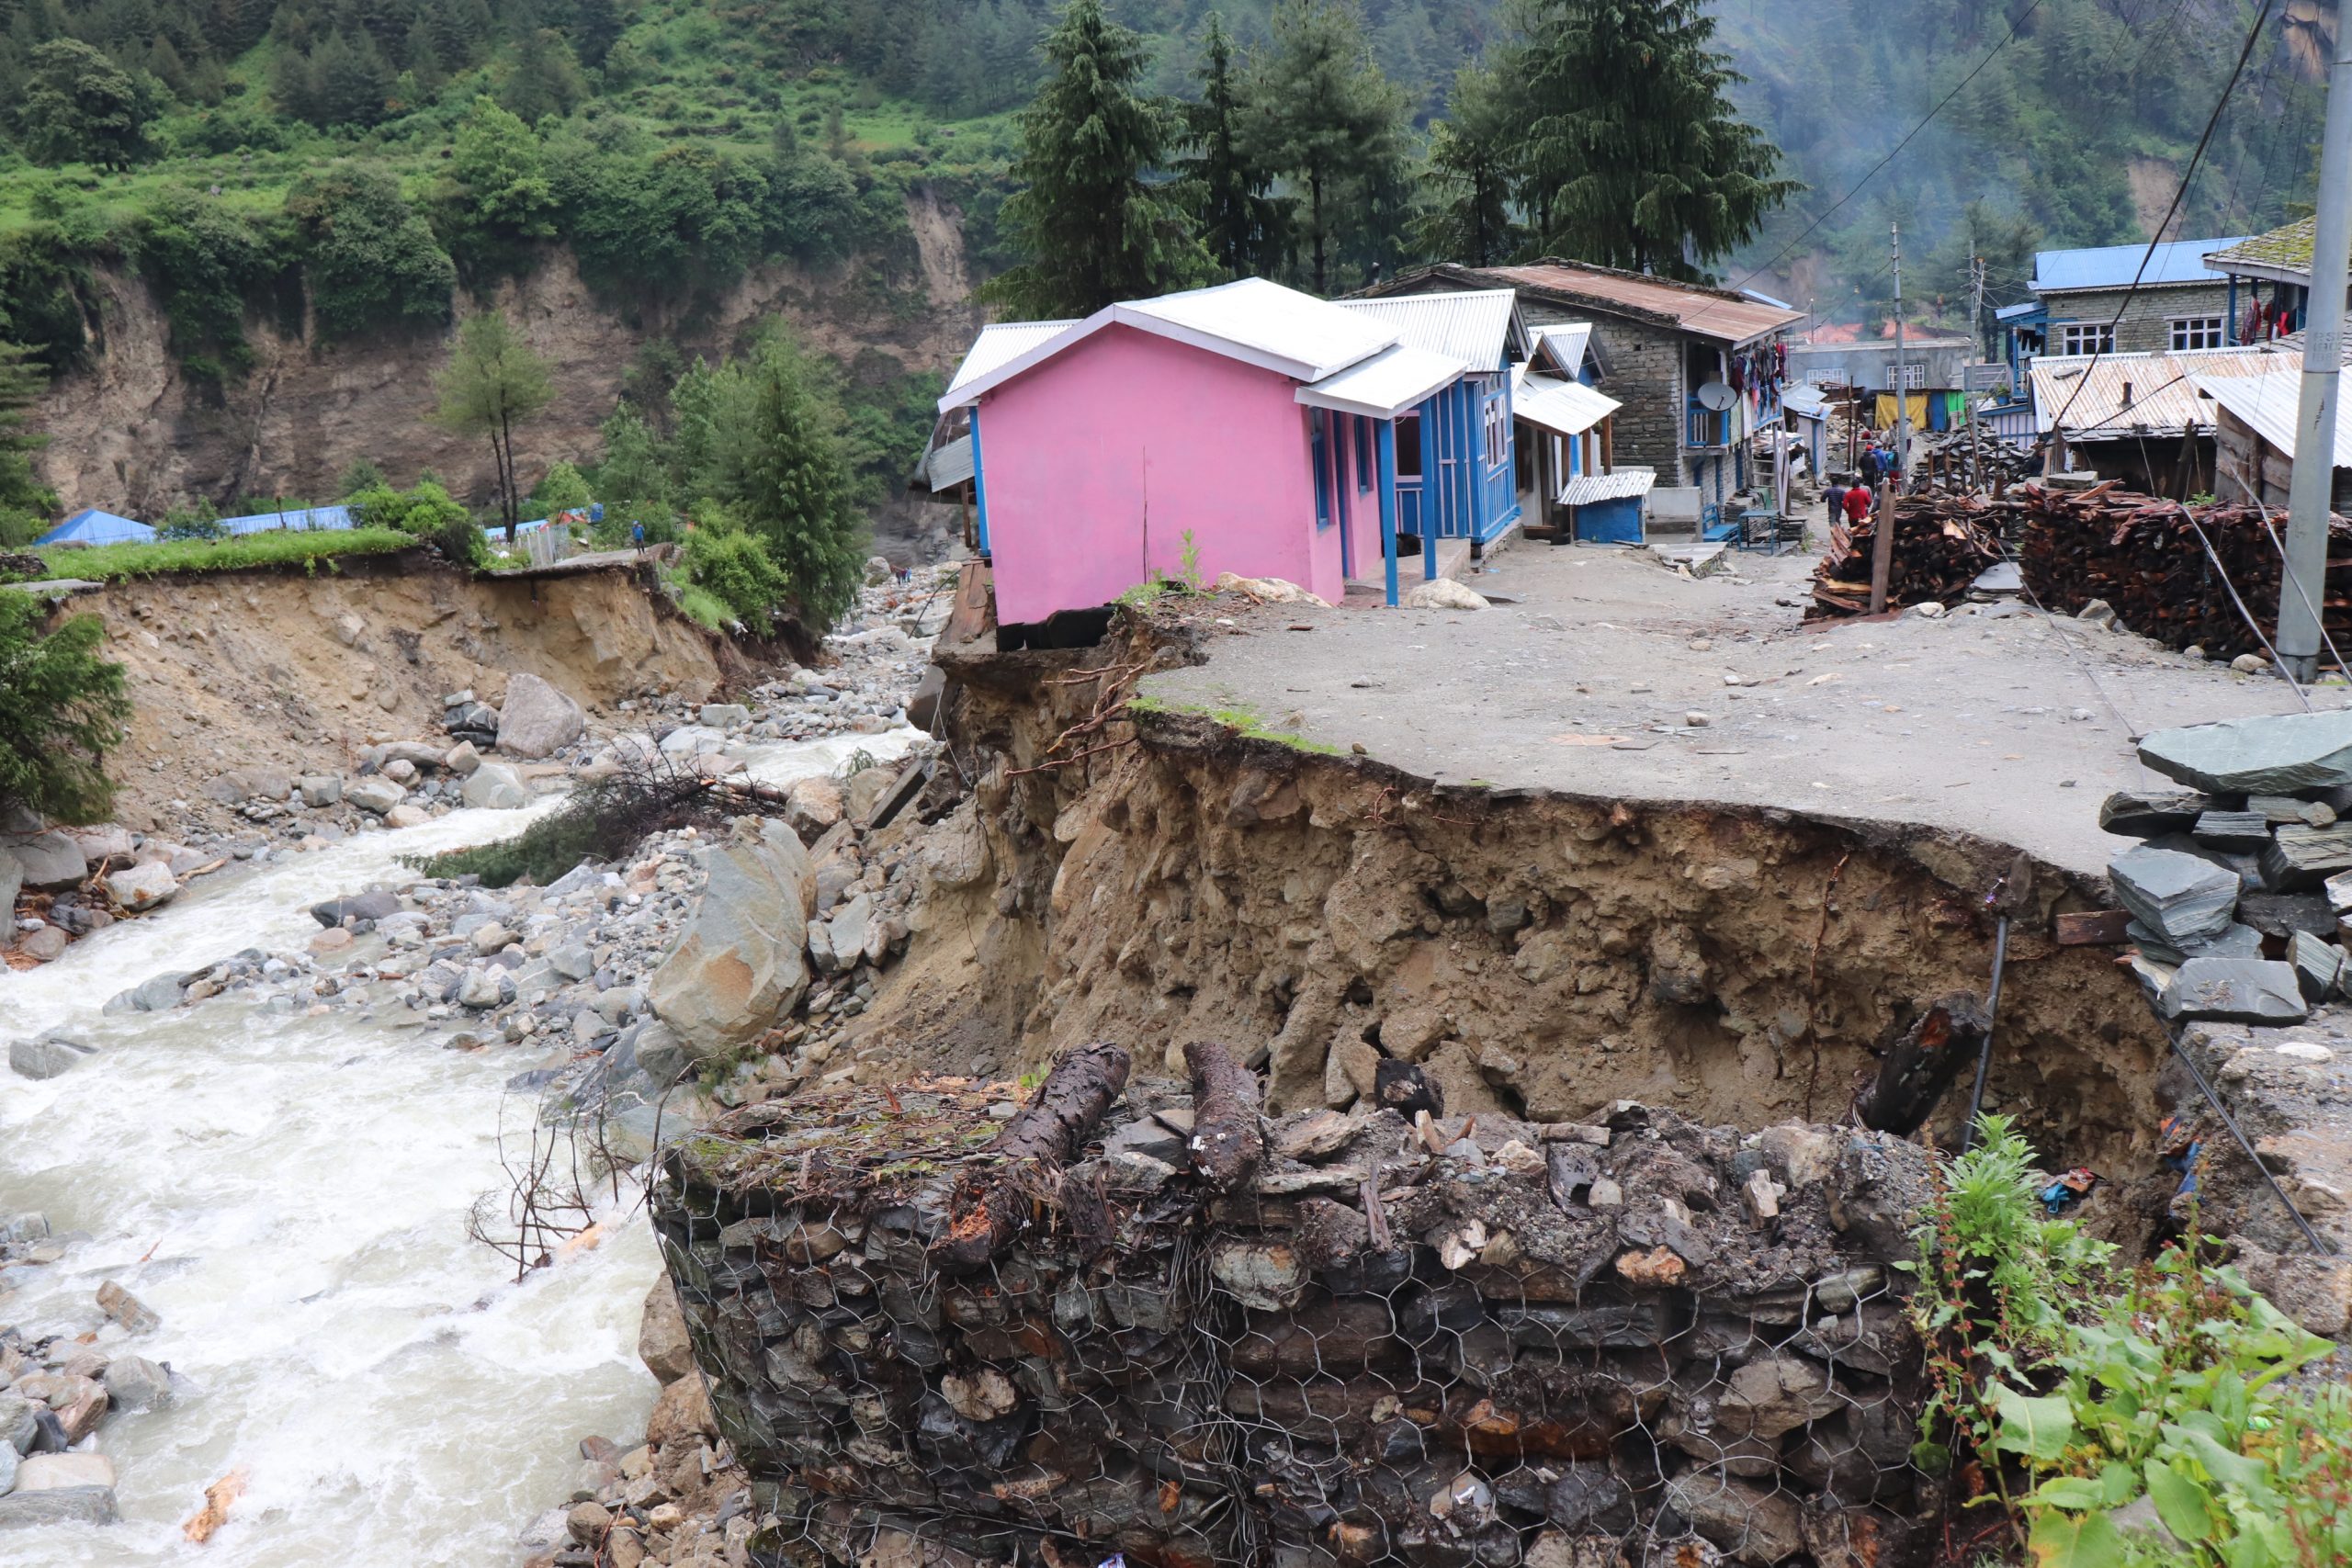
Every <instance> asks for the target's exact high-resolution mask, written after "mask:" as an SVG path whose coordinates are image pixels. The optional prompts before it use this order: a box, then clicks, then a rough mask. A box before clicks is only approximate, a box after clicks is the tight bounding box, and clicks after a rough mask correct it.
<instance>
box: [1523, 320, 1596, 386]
mask: <svg viewBox="0 0 2352 1568" xmlns="http://www.w3.org/2000/svg"><path fill="white" fill-rule="evenodd" d="M1535 337H1536V340H1537V341H1538V342H1539V343H1541V344H1543V345H1544V347H1545V348H1547V349H1549V350H1551V352H1552V355H1553V357H1555V359H1557V360H1558V361H1559V364H1560V368H1561V369H1562V370H1565V371H1566V372H1567V373H1568V374H1569V375H1571V376H1573V375H1575V374H1576V373H1577V371H1579V370H1581V369H1583V368H1584V362H1585V356H1586V355H1588V354H1589V353H1590V352H1591V349H1592V323H1591V322H1590V321H1555V322H1554V323H1553V324H1552V325H1550V326H1547V327H1537V328H1536V329H1535Z"/></svg>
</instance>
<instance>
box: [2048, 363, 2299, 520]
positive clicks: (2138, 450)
mask: <svg viewBox="0 0 2352 1568" xmlns="http://www.w3.org/2000/svg"><path fill="white" fill-rule="evenodd" d="M2300 365H2301V353H2300V351H2296V350H2290V348H2288V346H2287V345H2283V344H2258V345H2255V346H2251V347H2240V348H2205V349H2192V350H2186V351H2183V352H2181V353H2177V354H2172V353H2153V354H2145V353H2143V354H2131V353H2115V354H2100V355H2046V354H2045V355H2039V356H2037V357H2036V358H2035V359H2034V360H2033V362H2032V364H2031V366H2030V369H2029V377H2030V385H2031V387H2032V389H2033V418H2034V431H2035V434H2036V437H2037V439H2038V440H2040V442H2041V445H2042V471H2043V472H2044V473H2063V472H2067V471H2085V470H2087V471H2091V472H2096V473H2098V475H2099V476H2100V477H2101V478H2103V479H2122V480H2123V481H2124V482H2125V483H2126V484H2128V485H2130V486H2131V488H2132V489H2135V490H2141V491H2146V492H2147V493H2149V494H2151V495H2168V496H2171V497H2173V498H2175V499H2176V500H2181V501H2186V500H2187V499H2188V497H2190V496H2192V495H2201V494H2204V493H2207V492H2209V491H2212V490H2213V488H2214V482H2213V480H2214V434H2215V416H2214V409H2213V404H2212V401H2211V400H2210V399H2207V398H2205V397H2201V396H2199V390H2198V385H2197V383H2198V381H2199V379H2200V378H2207V377H2229V376H2257V375H2262V374H2264V373H2266V372H2268V371H2273V370H2278V369H2280V368H2282V367H2296V366H2300Z"/></svg>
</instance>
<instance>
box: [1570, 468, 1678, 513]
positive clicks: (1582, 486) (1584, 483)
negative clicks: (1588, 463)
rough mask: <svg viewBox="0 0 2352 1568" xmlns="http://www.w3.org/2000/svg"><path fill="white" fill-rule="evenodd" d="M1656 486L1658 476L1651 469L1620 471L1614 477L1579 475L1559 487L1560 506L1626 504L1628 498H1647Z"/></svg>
mask: <svg viewBox="0 0 2352 1568" xmlns="http://www.w3.org/2000/svg"><path fill="white" fill-rule="evenodd" d="M1656 483H1657V473H1656V472H1655V471H1654V470H1652V469H1649V468H1621V469H1619V470H1618V471H1617V472H1615V473H1613V474H1578V475H1577V476H1576V477H1575V478H1573V479H1570V480H1568V482H1567V483H1566V484H1564V485H1562V486H1561V487H1560V504H1561V505H1563V506H1585V505H1589V503H1591V502H1596V501H1623V500H1624V499H1625V498H1626V497H1628V496H1634V495H1647V494H1649V492H1650V487H1651V486H1652V485H1654V484H1656Z"/></svg>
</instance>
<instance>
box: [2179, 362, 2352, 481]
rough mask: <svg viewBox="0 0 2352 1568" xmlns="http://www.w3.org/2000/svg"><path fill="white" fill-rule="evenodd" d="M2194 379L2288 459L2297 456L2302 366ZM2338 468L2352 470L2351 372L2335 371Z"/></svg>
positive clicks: (2201, 390)
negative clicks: (2256, 373)
mask: <svg viewBox="0 0 2352 1568" xmlns="http://www.w3.org/2000/svg"><path fill="white" fill-rule="evenodd" d="M2195 380H2196V383H2197V389H2198V390H2199V392H2202V393H2203V394H2204V395H2205V396H2207V397H2209V398H2211V399H2212V400H2214V401H2215V402H2217V403H2219V404H2221V405H2222V407H2223V408H2225V409H2227V410H2229V411H2230V412H2232V413H2233V414H2235V415H2237V416H2238V418H2240V419H2242V420H2244V421H2245V422H2246V423H2248V424H2250V425H2252V426H2253V427H2254V430H2255V433H2256V434H2258V435H2260V436H2261V437H2262V438H2263V440H2265V441H2267V442H2268V443H2269V444H2270V445H2271V446H2275V447H2277V448H2278V450H2279V451H2280V452H2281V453H2283V454H2284V455H2285V456H2287V457H2293V456H2294V455H2295V427H2296V419H2297V415H2298V414H2299V413H2300V412H2301V409H2302V397H2303V371H2302V367H2301V366H2300V365H2299V366H2297V367H2295V368H2293V369H2292V370H2273V371H2270V372H2268V373H2267V374H2265V375H2260V376H2226V375H2219V374H2217V375H2211V376H2199V377H2197V378H2195ZM2335 467H2337V468H2352V371H2343V370H2339V371H2337V372H2336V386H2335Z"/></svg>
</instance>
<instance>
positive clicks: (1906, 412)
mask: <svg viewBox="0 0 2352 1568" xmlns="http://www.w3.org/2000/svg"><path fill="white" fill-rule="evenodd" d="M2343 3H2344V4H2346V5H2352V0H2343ZM1888 231H1889V232H1890V233H1891V234H1892V235H1893V236H1894V429H1895V436H1894V473H1893V474H1891V475H1889V476H1887V478H1886V479H1884V480H1883V482H1882V483H1881V484H1880V486H1879V494H1878V536H1877V537H1876V538H1875V539H1873V540H1871V615H1883V614H1884V613H1885V612H1886V585H1887V580H1888V579H1889V578H1890V577H1892V576H1893V575H1894V491H1897V490H1898V489H1900V488H1901V487H1902V483H1903V480H1904V479H1906V478H1908V477H1909V474H1908V469H1909V464H1910V457H1911V389H1910V387H1909V385H1908V384H1907V383H1908V382H1909V380H1910V378H1909V377H1907V376H1905V374H1904V367H1903V225H1902V224H1900V223H1895V224H1891V225H1889V226H1888Z"/></svg>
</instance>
